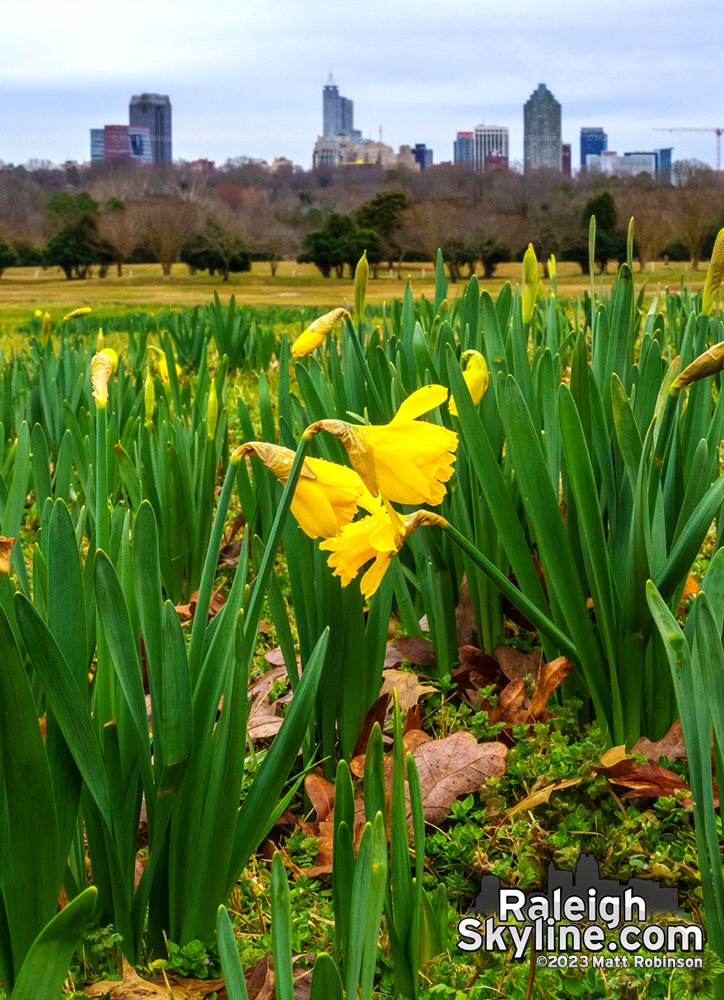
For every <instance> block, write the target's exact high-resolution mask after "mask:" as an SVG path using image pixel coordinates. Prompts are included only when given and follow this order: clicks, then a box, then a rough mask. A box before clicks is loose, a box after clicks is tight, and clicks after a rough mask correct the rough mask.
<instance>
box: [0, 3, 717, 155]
mask: <svg viewBox="0 0 724 1000" xmlns="http://www.w3.org/2000/svg"><path fill="white" fill-rule="evenodd" d="M10 3H11V0H0V160H2V161H5V162H6V163H11V162H12V163H24V162H27V161H28V160H29V159H31V158H32V159H43V160H51V161H53V162H55V163H62V162H64V161H65V160H78V161H86V160H88V159H89V158H90V140H89V130H90V129H91V128H93V127H101V126H103V125H116V124H124V123H127V122H128V102H129V99H130V97H131V95H132V94H138V93H142V92H152V93H160V94H168V95H169V96H170V98H171V103H172V107H173V156H174V159H184V160H195V159H198V158H200V157H208V158H209V159H212V160H215V161H216V162H217V164H221V163H223V162H224V161H225V160H226V159H227V158H228V157H235V156H242V155H246V156H252V157H263V158H265V159H267V160H270V161H271V160H272V159H273V158H274V157H275V156H287V157H289V158H290V159H292V160H293V161H294V162H295V163H298V164H301V165H302V166H303V167H305V168H308V167H309V166H310V165H311V159H312V147H313V145H314V141H315V139H316V137H317V135H318V134H319V133H320V132H321V130H322V86H323V85H324V83H326V80H327V77H328V75H329V72H330V71H331V72H332V73H333V74H334V79H335V82H336V83H337V85H338V86H339V90H340V93H341V94H342V95H343V96H345V97H349V98H351V99H352V100H353V101H354V124H355V127H356V128H359V129H362V131H363V133H364V135H370V134H371V135H372V137H373V138H374V139H376V138H377V137H378V134H379V128H380V126H381V127H382V139H383V141H384V142H387V143H389V144H390V145H392V146H394V148H395V149H397V147H398V146H399V145H400V144H401V143H408V144H413V145H414V143H416V142H424V143H427V145H428V146H429V147H431V148H432V149H433V151H434V158H435V162H436V163H439V162H441V161H444V160H450V159H452V144H453V140H454V138H455V133H456V132H457V131H458V130H461V131H463V130H464V131H467V130H472V129H474V127H475V126H476V125H477V124H479V123H480V122H482V121H485V122H487V123H488V124H496V125H507V126H508V128H509V129H510V156H511V160H522V156H523V104H524V102H525V101H526V100H527V98H528V97H529V96H530V94H531V93H532V91H533V90H534V89H535V88H536V86H537V85H538V84H539V83H546V84H547V85H548V87H549V89H550V90H551V91H552V92H553V94H554V96H555V97H556V98H557V99H558V100H559V101H560V102H561V105H562V113H563V141H564V142H570V143H571V144H572V146H573V165H574V167H577V166H578V163H579V133H580V129H581V127H582V126H603V128H604V129H605V130H606V132H607V133H608V137H609V144H608V148H609V149H612V150H616V151H618V152H619V153H623V152H624V151H632V150H649V149H653V148H657V147H660V146H669V145H671V146H673V147H674V158H675V159H687V158H697V159H700V160H703V161H704V162H707V163H710V164H712V165H714V164H715V162H716V160H715V157H716V137H715V135H714V133H713V132H711V133H706V132H704V133H696V132H689V133H687V132H674V133H671V134H670V133H666V132H654V131H652V129H653V127H654V126H664V127H671V126H679V127H682V126H687V127H700V128H707V127H708V128H711V127H724V107H723V106H722V105H723V103H724V102H723V101H722V87H723V84H724V3H722V0H690V2H689V3H688V4H682V2H681V0H636V2H635V3H632V2H631V0H607V2H606V3H605V4H602V5H596V9H595V12H594V8H593V5H592V4H591V3H590V0H589V3H588V4H584V3H582V2H581V0H553V2H548V3H546V2H542V0H512V2H510V3H505V2H500V0H496V2H492V0H473V2H472V3H460V4H455V5H452V4H448V3H443V2H442V0H356V2H351V0H213V2H210V3H200V2H199V0H173V2H171V0H143V2H141V0H125V2H123V3H120V4H117V3H101V2H99V0H68V2H66V3H58V2H57V0H54V2H50V0H34V2H33V3H32V4H20V3H16V4H13V5H12V6H11V5H10ZM589 11H590V13H588V12H589Z"/></svg>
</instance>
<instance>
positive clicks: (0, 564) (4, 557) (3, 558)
mask: <svg viewBox="0 0 724 1000" xmlns="http://www.w3.org/2000/svg"><path fill="white" fill-rule="evenodd" d="M14 543H15V539H14V538H5V536H4V535H0V573H3V574H4V575H5V576H10V554H11V550H12V547H13V544H14Z"/></svg>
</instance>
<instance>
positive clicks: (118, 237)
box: [96, 198, 144, 278]
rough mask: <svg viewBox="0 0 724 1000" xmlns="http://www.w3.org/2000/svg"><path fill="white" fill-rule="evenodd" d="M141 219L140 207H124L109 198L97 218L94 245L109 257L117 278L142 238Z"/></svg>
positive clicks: (119, 201)
mask: <svg viewBox="0 0 724 1000" xmlns="http://www.w3.org/2000/svg"><path fill="white" fill-rule="evenodd" d="M143 219H144V213H143V210H142V209H141V208H140V206H138V205H130V206H126V205H125V204H124V203H123V202H122V201H121V200H120V199H119V198H111V199H110V200H109V202H108V203H107V205H106V207H105V211H103V212H102V213H101V214H100V216H99V218H98V233H97V238H96V245H97V246H98V248H99V249H101V250H103V251H104V252H105V253H107V254H108V255H109V257H111V259H112V260H113V263H114V264H115V265H116V270H117V273H118V277H119V278H120V277H121V275H122V274H123V264H124V262H125V261H126V260H128V258H129V256H130V254H131V252H132V251H133V249H134V248H135V247H137V246H138V244H139V243H140V242H141V240H142V238H143V228H144V225H143Z"/></svg>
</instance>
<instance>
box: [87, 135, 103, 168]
mask: <svg viewBox="0 0 724 1000" xmlns="http://www.w3.org/2000/svg"><path fill="white" fill-rule="evenodd" d="M103 141H104V131H103V129H102V128H92V129H91V130H90V142H91V163H103V161H104V159H105V155H104V152H103Z"/></svg>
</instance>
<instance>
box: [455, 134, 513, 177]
mask: <svg viewBox="0 0 724 1000" xmlns="http://www.w3.org/2000/svg"><path fill="white" fill-rule="evenodd" d="M459 134H460V133H458V135H459ZM473 163H474V165H475V169H476V171H477V172H478V173H479V174H484V173H485V165H486V163H489V164H491V165H494V166H496V167H503V166H504V167H506V168H507V166H508V129H507V128H506V126H505V125H486V124H485V122H483V123H482V125H478V126H476V128H475V146H474V151H473Z"/></svg>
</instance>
